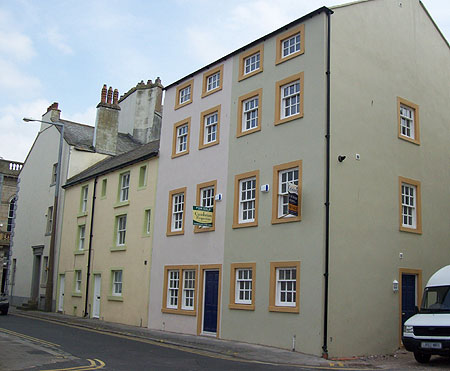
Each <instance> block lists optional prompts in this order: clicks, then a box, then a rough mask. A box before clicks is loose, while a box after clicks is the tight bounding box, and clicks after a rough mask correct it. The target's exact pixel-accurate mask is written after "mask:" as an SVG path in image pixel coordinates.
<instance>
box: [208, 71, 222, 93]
mask: <svg viewBox="0 0 450 371" xmlns="http://www.w3.org/2000/svg"><path fill="white" fill-rule="evenodd" d="M219 87H220V70H219V71H217V72H216V73H213V74H212V75H210V76H208V77H207V79H206V92H210V91H212V90H214V89H217V88H219Z"/></svg>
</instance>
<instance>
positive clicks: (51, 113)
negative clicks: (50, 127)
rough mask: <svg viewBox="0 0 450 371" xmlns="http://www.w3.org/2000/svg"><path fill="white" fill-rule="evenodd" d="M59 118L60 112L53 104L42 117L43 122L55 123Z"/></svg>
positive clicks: (54, 103)
mask: <svg viewBox="0 0 450 371" xmlns="http://www.w3.org/2000/svg"><path fill="white" fill-rule="evenodd" d="M60 117H61V110H60V109H59V108H58V103H57V102H53V103H52V104H51V105H50V106H48V108H47V112H46V113H45V114H44V115H43V116H42V119H43V121H51V122H56V121H59V120H60Z"/></svg>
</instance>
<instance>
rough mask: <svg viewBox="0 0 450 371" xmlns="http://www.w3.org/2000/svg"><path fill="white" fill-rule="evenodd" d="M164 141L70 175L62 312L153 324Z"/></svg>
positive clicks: (60, 297)
mask: <svg viewBox="0 0 450 371" xmlns="http://www.w3.org/2000/svg"><path fill="white" fill-rule="evenodd" d="M158 145H159V142H158V141H156V142H155V141H154V142H150V143H149V144H145V145H143V146H141V147H139V148H137V149H136V150H133V151H131V152H128V153H125V154H123V155H119V156H116V157H113V158H109V159H106V160H104V161H101V162H99V163H97V164H96V165H94V166H92V167H90V168H88V169H86V170H85V171H83V172H81V173H80V174H78V175H76V176H75V177H72V178H70V179H68V181H67V183H66V185H65V186H64V188H65V191H66V192H65V201H66V202H65V209H64V217H63V226H62V248H61V253H60V259H59V269H58V287H57V293H58V295H57V310H58V311H60V312H62V313H66V314H70V315H74V316H79V317H83V316H89V317H90V318H98V319H99V320H105V321H110V322H118V323H125V324H129V325H134V326H144V327H146V326H147V321H148V295H149V284H150V267H151V252H152V236H153V218H154V216H153V212H154V204H155V196H156V192H155V191H156V179H157V172H158V158H157V155H158Z"/></svg>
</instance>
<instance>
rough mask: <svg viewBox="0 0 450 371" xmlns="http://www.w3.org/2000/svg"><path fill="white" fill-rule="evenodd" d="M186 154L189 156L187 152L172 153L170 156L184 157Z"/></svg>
mask: <svg viewBox="0 0 450 371" xmlns="http://www.w3.org/2000/svg"><path fill="white" fill-rule="evenodd" d="M187 154H189V151H183V152H178V153H173V154H172V158H177V157H181V156H184V155H187Z"/></svg>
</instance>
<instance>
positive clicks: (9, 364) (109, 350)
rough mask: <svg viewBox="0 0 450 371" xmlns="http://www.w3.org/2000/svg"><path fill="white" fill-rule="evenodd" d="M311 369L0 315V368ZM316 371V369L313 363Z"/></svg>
mask: <svg viewBox="0 0 450 371" xmlns="http://www.w3.org/2000/svg"><path fill="white" fill-rule="evenodd" d="M74 368H75V370H77V371H81V370H97V369H102V370H124V371H131V370H311V368H299V367H287V366H276V365H268V364H260V363H256V362H237V361H233V360H228V359H223V358H222V357H221V356H219V355H218V356H205V355H203V354H201V352H199V351H196V350H190V351H183V350H180V349H177V347H174V346H165V345H155V344H154V342H151V341H146V340H145V339H136V338H131V337H127V336H120V335H114V334H110V333H103V332H102V331H100V330H99V331H97V330H92V329H86V328H80V327H76V326H68V325H62V324H58V323H54V322H51V321H43V320H39V319H34V318H27V317H21V316H15V315H8V316H0V370H2V371H3V370H13V369H14V370H67V369H71V370H74ZM315 370H317V368H315Z"/></svg>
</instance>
